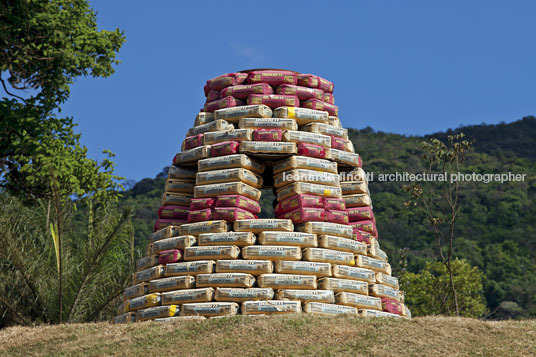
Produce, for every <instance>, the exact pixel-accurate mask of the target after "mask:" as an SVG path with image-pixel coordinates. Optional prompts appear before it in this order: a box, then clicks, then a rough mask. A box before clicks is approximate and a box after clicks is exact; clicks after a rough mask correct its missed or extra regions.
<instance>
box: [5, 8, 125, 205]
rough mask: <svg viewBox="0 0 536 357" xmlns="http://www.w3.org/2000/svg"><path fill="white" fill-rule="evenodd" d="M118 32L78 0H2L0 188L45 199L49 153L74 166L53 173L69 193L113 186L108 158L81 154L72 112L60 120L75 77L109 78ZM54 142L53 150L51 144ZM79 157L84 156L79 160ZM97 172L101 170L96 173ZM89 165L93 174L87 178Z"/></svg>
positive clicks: (118, 44)
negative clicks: (105, 27) (101, 22)
mask: <svg viewBox="0 0 536 357" xmlns="http://www.w3.org/2000/svg"><path fill="white" fill-rule="evenodd" d="M124 41H125V38H124V36H123V34H122V33H121V32H120V31H119V30H118V29H116V30H115V31H104V30H103V31H99V30H98V29H97V24H96V15H95V12H94V11H93V10H92V9H91V8H90V7H89V5H88V2H87V1H84V0H49V1H33V0H6V1H4V2H3V5H2V7H1V8H0V83H1V85H2V88H3V91H4V96H3V98H2V100H1V101H0V117H1V120H0V170H1V171H0V172H1V173H2V175H1V176H0V187H3V188H5V189H7V190H8V191H10V192H12V193H15V194H18V195H19V196H24V197H30V198H39V197H51V195H52V188H51V184H50V183H51V182H52V176H51V172H50V170H49V168H50V162H47V160H46V158H47V157H48V156H47V155H48V154H49V153H50V152H51V151H52V150H55V154H56V155H55V156H56V158H58V157H60V154H61V155H63V157H62V158H61V159H65V161H67V162H69V163H70V164H72V163H75V162H76V165H75V166H74V167H73V166H72V165H70V164H68V165H63V168H64V169H66V170H67V171H56V172H54V175H55V180H56V182H57V185H58V186H59V187H60V188H61V187H64V186H70V185H71V183H72V182H71V181H73V180H74V181H77V182H76V185H75V186H76V187H74V191H73V193H74V194H88V193H91V192H96V191H98V190H99V189H101V188H103V189H104V190H106V189H108V188H110V187H113V186H114V180H115V179H117V178H116V177H114V176H113V175H112V174H111V173H110V170H109V161H106V160H105V162H104V163H102V164H100V165H99V164H97V163H96V162H95V161H93V160H86V159H85V157H86V148H85V147H83V146H81V145H80V143H79V138H80V136H79V135H77V134H75V133H74V131H73V129H74V126H75V125H74V124H73V120H72V118H59V117H58V114H59V112H60V110H61V107H60V106H61V104H62V103H64V102H65V101H66V100H67V99H68V97H69V93H70V89H69V88H70V85H71V84H72V83H73V81H74V79H75V78H76V77H79V76H93V77H108V76H110V75H111V74H112V73H113V72H114V68H113V64H117V63H119V62H118V61H117V60H116V59H115V56H116V52H117V51H118V50H119V49H120V48H121V45H122V43H123V42H124ZM51 144H52V145H53V146H54V148H51V147H50V145H51ZM80 159H82V160H80ZM101 170H103V171H104V173H103V174H102V175H101V172H100V171H101ZM88 171H90V172H92V173H93V176H91V177H87V176H85V174H87V173H88Z"/></svg>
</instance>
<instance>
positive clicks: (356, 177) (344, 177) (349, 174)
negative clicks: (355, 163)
mask: <svg viewBox="0 0 536 357" xmlns="http://www.w3.org/2000/svg"><path fill="white" fill-rule="evenodd" d="M339 175H340V178H341V182H348V181H367V174H366V172H365V170H363V169H362V168H361V167H356V168H355V169H353V170H351V171H342V172H341V173H340V174H339Z"/></svg>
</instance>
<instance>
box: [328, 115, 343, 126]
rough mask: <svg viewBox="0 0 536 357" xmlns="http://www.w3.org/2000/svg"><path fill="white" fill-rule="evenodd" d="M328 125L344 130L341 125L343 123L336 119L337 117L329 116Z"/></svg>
mask: <svg viewBox="0 0 536 357" xmlns="http://www.w3.org/2000/svg"><path fill="white" fill-rule="evenodd" d="M327 124H328V125H331V126H336V127H338V128H342V125H341V121H340V119H339V118H338V117H335V116H331V115H330V116H329V117H328V123H327Z"/></svg>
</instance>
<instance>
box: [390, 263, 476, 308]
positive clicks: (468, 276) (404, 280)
mask: <svg viewBox="0 0 536 357" xmlns="http://www.w3.org/2000/svg"><path fill="white" fill-rule="evenodd" d="M452 272H453V278H454V285H455V286H456V291H457V294H458V308H459V314H460V315H461V316H466V317H480V316H483V314H484V313H485V312H486V305H485V300H484V298H483V295H482V292H483V286H482V279H483V274H482V272H481V271H480V270H479V269H478V268H477V267H472V266H471V265H470V264H469V263H468V262H467V261H465V260H463V259H462V260H459V259H454V260H453V261H452ZM400 283H401V289H403V290H404V291H405V292H406V297H407V298H406V303H407V304H408V306H409V308H410V309H411V311H412V314H413V315H415V316H425V315H438V314H441V315H451V316H452V315H454V316H455V315H456V306H455V305H454V299H452V289H451V288H450V274H449V272H448V271H447V267H446V265H445V264H444V263H443V262H438V261H435V262H432V261H428V262H426V265H425V266H424V268H423V269H422V271H421V272H420V273H411V272H406V273H404V274H403V275H402V276H401V279H400Z"/></svg>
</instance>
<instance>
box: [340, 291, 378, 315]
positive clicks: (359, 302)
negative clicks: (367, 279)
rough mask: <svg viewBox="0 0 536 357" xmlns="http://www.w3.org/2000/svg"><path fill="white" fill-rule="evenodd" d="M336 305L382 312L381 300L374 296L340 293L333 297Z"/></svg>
mask: <svg viewBox="0 0 536 357" xmlns="http://www.w3.org/2000/svg"><path fill="white" fill-rule="evenodd" d="M335 301H336V302H337V304H341V305H349V306H353V307H357V308H358V309H372V310H379V311H381V310H382V300H381V299H380V298H377V297H374V296H367V295H361V294H353V293H348V292H342V293H338V294H337V295H335Z"/></svg>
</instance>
